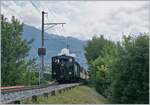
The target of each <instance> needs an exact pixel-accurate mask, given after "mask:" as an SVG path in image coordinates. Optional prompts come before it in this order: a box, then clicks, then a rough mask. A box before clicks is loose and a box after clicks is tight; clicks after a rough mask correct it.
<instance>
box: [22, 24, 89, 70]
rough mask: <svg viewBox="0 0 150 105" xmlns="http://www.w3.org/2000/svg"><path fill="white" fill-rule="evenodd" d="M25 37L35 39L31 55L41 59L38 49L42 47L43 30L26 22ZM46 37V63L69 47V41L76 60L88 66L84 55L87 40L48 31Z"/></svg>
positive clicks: (48, 63) (49, 62)
mask: <svg viewBox="0 0 150 105" xmlns="http://www.w3.org/2000/svg"><path fill="white" fill-rule="evenodd" d="M23 37H24V38H25V39H27V40H31V39H33V40H34V41H33V43H32V44H31V51H30V52H29V56H30V58H37V59H38V61H39V60H40V58H39V56H38V53H37V50H38V48H39V47H41V30H39V29H37V28H35V27H32V26H29V25H26V24H25V25H24V27H23ZM44 39H45V48H46V56H45V63H46V64H47V65H50V64H51V57H52V56H56V55H58V53H60V51H61V49H63V48H66V47H67V43H68V45H69V50H70V52H71V53H75V54H76V60H77V61H78V62H79V63H80V64H81V65H82V66H83V67H85V68H87V65H86V59H85V56H84V46H85V45H86V41H82V40H79V39H76V38H73V37H63V36H59V35H56V34H48V33H45V36H44Z"/></svg>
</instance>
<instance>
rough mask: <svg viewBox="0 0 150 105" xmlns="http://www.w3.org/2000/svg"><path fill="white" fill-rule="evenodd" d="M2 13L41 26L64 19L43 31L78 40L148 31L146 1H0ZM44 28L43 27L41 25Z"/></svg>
mask: <svg viewBox="0 0 150 105" xmlns="http://www.w3.org/2000/svg"><path fill="white" fill-rule="evenodd" d="M1 4H2V5H1V9H2V14H4V15H5V17H7V18H9V19H10V18H11V16H13V15H14V16H16V17H17V18H18V19H19V20H20V21H21V22H23V23H25V24H28V25H31V26H34V27H36V28H38V29H41V11H45V12H48V15H45V23H47V22H65V23H66V24H65V25H64V26H62V25H57V26H55V27H53V28H51V29H48V30H47V31H46V32H48V33H54V34H58V35H60V36H72V37H75V38H78V39H81V40H88V39H91V38H92V37H93V36H94V35H96V36H99V35H104V37H106V38H108V39H110V40H114V41H120V40H121V38H122V35H128V34H132V33H133V34H139V32H149V28H150V22H149V21H150V1H2V2H1ZM45 28H47V27H45Z"/></svg>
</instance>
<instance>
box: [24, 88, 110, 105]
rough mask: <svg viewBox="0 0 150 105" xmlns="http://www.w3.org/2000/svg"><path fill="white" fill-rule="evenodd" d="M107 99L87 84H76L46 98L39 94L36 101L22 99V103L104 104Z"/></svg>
mask: <svg viewBox="0 0 150 105" xmlns="http://www.w3.org/2000/svg"><path fill="white" fill-rule="evenodd" d="M105 103H109V102H108V100H107V99H105V98H104V97H103V96H101V95H100V94H98V93H97V92H96V91H95V90H94V89H93V88H90V87H87V86H77V87H75V88H72V89H71V90H67V91H65V92H62V93H58V92H57V93H56V95H55V96H49V97H48V98H46V97H43V96H39V97H38V99H37V101H35V102H33V101H32V100H31V99H26V100H23V104H105Z"/></svg>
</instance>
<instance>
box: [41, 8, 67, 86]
mask: <svg viewBox="0 0 150 105" xmlns="http://www.w3.org/2000/svg"><path fill="white" fill-rule="evenodd" d="M45 14H48V13H47V12H44V11H42V33H41V34H42V44H41V48H39V49H38V55H39V56H40V57H41V70H40V71H39V85H40V84H41V82H42V80H43V74H44V55H46V48H44V30H45V29H44V26H45V25H50V27H49V28H52V27H53V26H55V25H59V24H61V25H64V24H66V23H45V22H44V15H45ZM46 30H47V29H46Z"/></svg>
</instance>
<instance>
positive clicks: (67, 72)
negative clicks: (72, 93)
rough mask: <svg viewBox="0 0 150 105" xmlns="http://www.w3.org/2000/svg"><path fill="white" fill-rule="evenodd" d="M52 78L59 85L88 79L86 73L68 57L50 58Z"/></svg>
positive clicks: (72, 58)
mask: <svg viewBox="0 0 150 105" xmlns="http://www.w3.org/2000/svg"><path fill="white" fill-rule="evenodd" d="M52 78H53V79H56V81H58V82H59V83H69V82H78V81H80V80H84V79H88V78H89V77H88V72H87V71H86V70H85V69H83V67H81V66H80V65H79V63H78V62H76V61H75V58H74V57H72V56H68V55H59V56H54V57H52Z"/></svg>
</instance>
